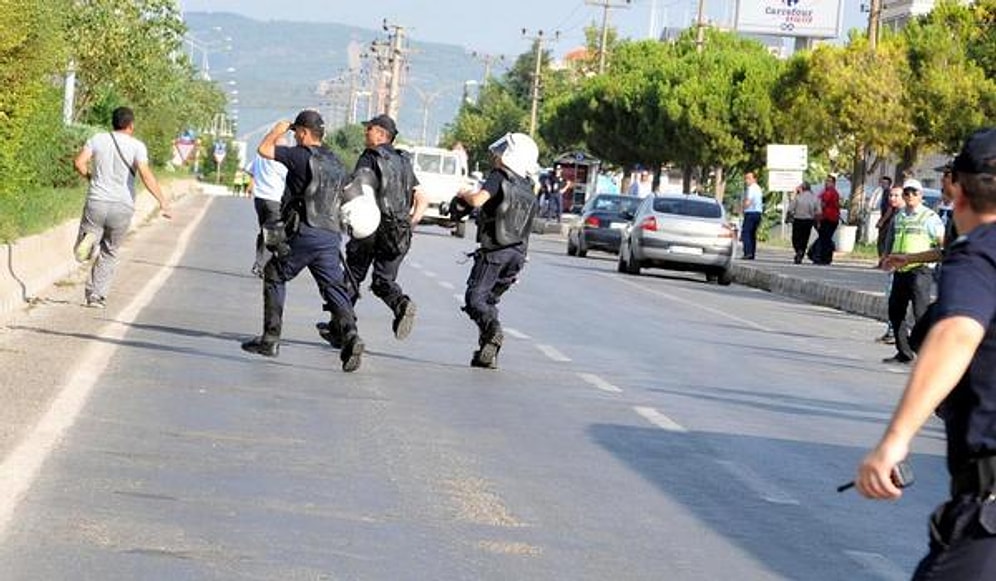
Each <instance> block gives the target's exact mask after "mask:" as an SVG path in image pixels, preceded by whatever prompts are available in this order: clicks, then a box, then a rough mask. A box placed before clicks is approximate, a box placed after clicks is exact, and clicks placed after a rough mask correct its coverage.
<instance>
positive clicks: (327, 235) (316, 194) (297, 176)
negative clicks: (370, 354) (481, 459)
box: [242, 110, 379, 372]
mask: <svg viewBox="0 0 996 581" xmlns="http://www.w3.org/2000/svg"><path fill="white" fill-rule="evenodd" d="M288 129H290V130H291V131H293V132H294V139H295V141H296V143H297V145H296V146H295V147H284V146H278V145H276V142H277V139H278V138H279V137H280V136H281V135H283V134H284V133H286V132H287V130H288ZM324 134H325V122H324V121H323V120H322V117H321V115H319V114H318V113H317V112H315V111H311V110H305V111H301V112H300V113H299V114H298V116H297V118H296V119H295V120H294V123H293V124H291V123H288V122H287V121H280V122H278V123H277V124H276V125H274V126H273V129H271V130H270V132H269V133H268V134H267V135H266V137H264V138H263V141H262V142H261V143H260V145H259V148H258V153H259V155H260V156H262V157H264V158H266V159H273V160H276V161H277V162H279V163H281V164H283V165H285V166H287V190H286V192H285V194H284V197H283V199H282V201H281V212H280V215H281V222H279V223H278V224H276V225H275V226H274V227H272V228H268V229H267V230H266V232H265V237H266V239H267V246H268V247H269V248H270V249H271V250H272V251H273V253H274V256H273V258H271V259H270V261H269V262H267V263H266V266H265V267H264V268H263V334H262V335H260V336H258V337H256V338H254V339H252V340H250V341H247V342H245V343H243V344H242V349H244V350H245V351H249V352H251V353H258V354H260V355H265V356H268V357H275V356H277V354H278V352H279V347H280V333H281V328H282V325H283V311H284V300H285V298H286V283H287V281H289V280H291V279H293V278H294V277H295V276H297V275H298V274H299V273H300V272H301V270H303V269H304V268H306V267H307V268H308V270H310V271H311V274H312V276H313V277H314V278H315V282H317V283H318V289H319V292H320V293H321V295H322V298H323V299H324V300H325V303H326V305H328V308H329V310H330V311H331V313H332V317H333V318H334V320H335V321H336V323H337V325H338V326H339V328H340V329H342V348H341V351H340V353H339V358H340V360H341V361H342V370H343V371H346V372H352V371H356V370H357V369H359V367H360V362H361V358H362V355H363V349H364V345H363V341H362V340H361V339H360V336H359V333H358V332H357V329H356V316H355V315H354V313H353V305H352V302H351V301H350V297H349V291H348V289H347V286H346V281H345V275H344V272H343V265H342V263H341V262H340V260H339V247H340V245H341V241H342V235H343V233H345V232H346V231H347V230H348V229H349V228H350V226H351V225H352V226H353V234H354V235H356V236H362V235H369V234H370V233H371V232H372V231H373V229H374V228H376V223H373V226H372V227H370V224H369V220H365V219H360V217H359V216H357V215H356V214H359V212H356V211H355V206H352V207H351V205H355V204H361V203H363V202H364V197H365V196H363V195H361V194H360V192H362V190H363V188H362V184H361V182H362V179H361V177H362V176H357V180H354V181H353V182H352V183H349V184H348V185H347V182H348V181H349V175H348V173H347V172H346V168H345V167H344V166H343V165H342V162H341V161H339V158H338V157H336V155H335V154H334V153H332V152H331V151H329V150H328V149H326V148H325V147H324V146H322V137H323V136H324ZM368 189H369V188H368ZM371 195H372V192H371ZM370 204H372V202H370V203H369V204H368V205H370ZM372 207H373V208H374V211H376V206H375V205H373V206H372ZM364 218H366V217H364ZM378 218H379V217H378ZM354 221H355V222H356V224H353V222H354ZM360 224H362V225H363V226H362V228H357V226H358V225H360ZM361 229H362V230H365V231H363V232H358V230H361Z"/></svg>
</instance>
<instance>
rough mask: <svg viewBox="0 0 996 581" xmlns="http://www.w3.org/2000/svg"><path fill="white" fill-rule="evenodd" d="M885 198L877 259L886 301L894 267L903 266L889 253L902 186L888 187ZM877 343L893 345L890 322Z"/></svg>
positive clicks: (901, 199)
mask: <svg viewBox="0 0 996 581" xmlns="http://www.w3.org/2000/svg"><path fill="white" fill-rule="evenodd" d="M885 198H886V200H888V202H889V211H888V212H887V213H886V214H884V215H885V216H887V217H888V220H887V221H885V222H882V220H881V219H880V220H879V224H880V226H879V231H878V240H879V244H880V250H879V252H880V253H881V255H880V258H879V259H878V266H879V268H881V269H883V270H885V271H886V279H885V300H886V302H887V303H888V300H889V297H890V296H891V295H892V276H893V274H894V271H895V269H896V268H898V267H900V266H903V265H902V264H899V263H898V262H896V257H897V255H895V254H891V252H892V246H893V242H895V239H896V214H898V213H899V212H900V211H901V210H902V208H903V206H904V205H905V203H904V202H903V188H902V187H900V186H896V187H894V188H890V189H889V191H888V192H887V194H886V196H885ZM875 341H876V342H878V343H885V344H886V345H895V343H896V334H895V332H894V331H893V328H892V322H891V321H886V323H885V333H883V334H882V336H881V337H878V338H876V339H875Z"/></svg>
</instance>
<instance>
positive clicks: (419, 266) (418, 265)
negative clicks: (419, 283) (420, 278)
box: [408, 262, 422, 270]
mask: <svg viewBox="0 0 996 581" xmlns="http://www.w3.org/2000/svg"><path fill="white" fill-rule="evenodd" d="M408 264H409V265H411V267H412V268H414V269H415V270H422V263H421V262H409V263H408Z"/></svg>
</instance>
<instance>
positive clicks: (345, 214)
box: [340, 168, 380, 239]
mask: <svg viewBox="0 0 996 581" xmlns="http://www.w3.org/2000/svg"><path fill="white" fill-rule="evenodd" d="M376 188H377V176H376V174H374V172H373V171H371V170H369V169H367V168H360V169H358V170H357V171H356V173H355V174H353V179H352V181H350V182H349V184H347V185H346V187H345V189H344V190H343V204H342V209H341V210H340V215H341V218H342V223H343V225H344V226H345V227H346V230H347V231H348V232H349V235H350V236H352V237H353V238H356V239H360V238H366V237H368V236H371V235H372V234H373V233H374V232H376V231H377V227H378V226H380V208H379V207H378V206H377V198H376V196H375V192H376Z"/></svg>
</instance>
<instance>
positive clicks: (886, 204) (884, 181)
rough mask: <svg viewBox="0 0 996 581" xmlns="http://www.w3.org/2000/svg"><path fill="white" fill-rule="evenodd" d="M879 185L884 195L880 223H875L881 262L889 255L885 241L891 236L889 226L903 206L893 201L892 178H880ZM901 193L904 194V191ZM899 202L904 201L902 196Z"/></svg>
mask: <svg viewBox="0 0 996 581" xmlns="http://www.w3.org/2000/svg"><path fill="white" fill-rule="evenodd" d="M878 183H879V187H881V189H882V194H881V197H880V198H879V204H878V211H879V214H878V221H877V222H875V231H876V232H877V233H878V236H877V240H876V245H875V249H876V250H877V251H878V259H879V262H881V260H882V257H883V256H885V255H886V254H888V252H887V251H886V244H885V239H886V236H888V235H889V225H890V224H891V223H892V217H893V216H894V215H895V214H896V212H897V211H899V208H900V207H902V204H894V202H895V200H893V199H892V178H890V177H889V176H882V177H880V178H879V180H878ZM899 191H900V192H902V189H900V190H899ZM898 201H899V202H901V201H902V196H900V197H899V200H898Z"/></svg>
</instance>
